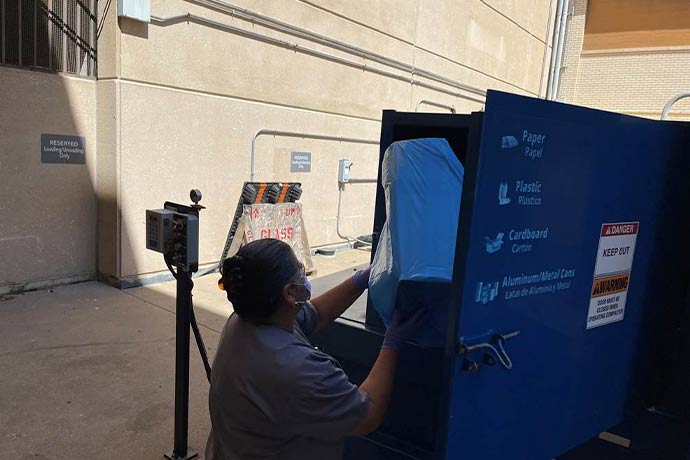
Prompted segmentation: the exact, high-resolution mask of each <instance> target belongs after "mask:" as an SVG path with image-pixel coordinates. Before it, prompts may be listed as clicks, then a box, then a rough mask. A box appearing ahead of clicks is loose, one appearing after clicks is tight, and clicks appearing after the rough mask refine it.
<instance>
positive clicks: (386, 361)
mask: <svg viewBox="0 0 690 460" xmlns="http://www.w3.org/2000/svg"><path fill="white" fill-rule="evenodd" d="M428 317H429V309H428V308H427V307H426V306H422V307H421V308H419V309H418V310H416V311H414V312H401V311H398V310H396V311H395V312H394V313H393V318H392V319H391V322H390V325H389V326H388V329H386V334H385V335H384V336H383V345H381V351H380V352H379V357H378V358H376V362H375V363H374V367H373V368H372V369H371V372H369V376H367V378H366V380H364V382H363V383H362V385H360V387H359V389H360V390H362V391H363V392H365V393H367V394H368V395H369V399H370V400H371V405H370V406H369V411H368V412H367V416H366V418H365V419H364V420H363V421H362V422H361V423H360V424H359V426H357V428H355V429H354V431H353V432H352V434H353V435H364V434H368V433H371V432H372V431H374V430H375V429H377V428H378V427H379V425H381V423H382V422H383V419H384V418H385V416H386V412H388V405H389V403H390V400H391V393H392V392H393V382H394V381H395V370H396V369H397V367H398V356H399V353H400V350H401V349H402V348H403V346H405V342H407V341H408V340H411V339H412V338H413V337H414V336H415V335H416V334H417V331H418V330H419V328H420V327H422V326H423V325H424V323H426V321H427V319H428Z"/></svg>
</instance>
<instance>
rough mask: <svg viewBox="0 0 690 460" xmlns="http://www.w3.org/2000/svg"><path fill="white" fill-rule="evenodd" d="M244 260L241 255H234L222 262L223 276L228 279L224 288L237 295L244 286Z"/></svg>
mask: <svg viewBox="0 0 690 460" xmlns="http://www.w3.org/2000/svg"><path fill="white" fill-rule="evenodd" d="M245 266H246V261H245V260H244V259H243V258H242V256H238V255H234V256H232V257H230V258H229V259H226V260H225V262H224V263H223V276H225V277H226V279H227V280H228V281H229V283H228V286H227V287H226V290H227V291H228V292H230V293H231V294H233V295H237V294H239V293H240V292H241V291H242V287H243V286H244V275H245V273H244V267H245Z"/></svg>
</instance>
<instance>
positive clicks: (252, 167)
mask: <svg viewBox="0 0 690 460" xmlns="http://www.w3.org/2000/svg"><path fill="white" fill-rule="evenodd" d="M259 136H282V137H299V138H304V139H318V140H323V141H338V142H351V143H355V144H369V145H379V141H378V140H373V139H363V138H360V137H343V136H332V135H329V134H315V133H305V132H299V131H280V130H277V129H260V130H258V131H257V132H256V133H254V137H252V150H251V155H250V157H249V180H250V181H252V182H253V181H254V176H255V175H256V162H255V160H256V140H257V139H258V138H259Z"/></svg>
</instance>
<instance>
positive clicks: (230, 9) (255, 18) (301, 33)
mask: <svg viewBox="0 0 690 460" xmlns="http://www.w3.org/2000/svg"><path fill="white" fill-rule="evenodd" d="M185 1H187V2H189V3H194V4H197V5H202V6H207V7H209V8H211V9H215V10H217V11H221V12H223V13H226V14H229V15H230V16H232V17H236V18H239V19H243V20H245V21H248V22H251V23H252V24H259V25H262V26H264V27H268V28H271V29H273V30H277V31H279V32H283V33H286V34H289V35H293V36H295V37H300V38H303V39H305V40H309V41H312V42H315V43H319V44H321V45H325V46H329V47H331V48H334V49H337V50H340V51H345V52H347V53H350V54H354V55H356V56H359V57H361V58H364V59H368V60H370V61H374V62H378V63H379V64H384V65H387V66H389V67H394V68H396V69H398V70H404V71H405V72H410V73H412V74H413V75H418V76H420V77H424V78H428V79H429V80H433V81H436V82H437V83H443V84H446V85H448V86H452V87H454V88H457V89H461V90H464V91H467V92H468V93H473V94H476V95H479V96H486V91H484V90H482V89H480V88H476V87H473V86H469V85H465V84H463V83H460V82H458V81H455V80H451V79H449V78H446V77H444V76H443V75H439V74H437V73H434V72H430V71H428V70H424V69H419V68H416V67H415V66H413V65H410V64H407V63H405V62H402V61H398V60H396V59H392V58H389V57H387V56H383V55H381V54H378V53H374V52H372V51H367V50H364V49H362V48H359V47H357V46H353V45H350V44H348V43H345V42H342V41H340V40H336V39H334V38H331V37H328V36H326V35H322V34H319V33H316V32H312V31H310V30H307V29H303V28H301V27H297V26H294V25H292V24H288V23H286V22H283V21H279V20H277V19H274V18H271V17H268V16H264V15H262V14H260V13H256V12H254V11H251V10H248V9H246V8H240V7H238V6H235V5H232V4H230V3H226V2H221V1H219V0H185Z"/></svg>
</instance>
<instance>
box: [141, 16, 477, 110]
mask: <svg viewBox="0 0 690 460" xmlns="http://www.w3.org/2000/svg"><path fill="white" fill-rule="evenodd" d="M180 22H195V23H198V24H203V25H207V26H211V27H215V28H217V29H220V30H225V31H227V32H232V33H235V34H237V35H241V36H244V37H248V38H253V39H255V40H257V41H261V42H264V43H269V44H271V45H275V46H279V47H281V48H286V49H289V50H292V51H295V52H299V53H303V54H307V55H310V56H314V57H319V58H322V59H326V60H328V61H331V62H337V63H339V64H343V65H347V66H349V67H354V68H356V69H361V70H365V71H368V72H372V73H376V74H378V75H382V76H385V77H389V78H393V79H395V80H400V81H404V82H406V83H410V84H411V85H416V86H419V87H422V88H428V89H431V90H434V91H438V92H441V93H445V94H449V95H451V96H455V97H459V98H462V99H467V100H469V101H473V102H477V103H479V104H483V103H484V102H485V101H484V100H481V99H477V98H475V97H471V96H468V95H466V94H463V93H459V92H457V91H452V90H449V89H446V88H442V87H440V86H437V85H432V84H430V83H426V82H423V81H420V80H417V79H415V78H414V74H416V75H420V76H423V75H421V74H420V73H419V72H411V73H413V75H411V76H407V75H400V74H396V73H393V72H389V71H387V70H383V69H379V68H377V67H372V66H370V65H367V64H363V63H360V62H357V61H353V60H351V59H347V58H343V57H340V56H336V55H335V54H330V53H326V52H324V51H318V50H315V49H312V48H308V47H305V46H302V45H300V44H298V43H293V42H288V41H286V40H281V39H279V38H274V37H270V36H268V35H264V34H260V33H258V32H252V31H250V30H245V29H242V28H241V27H237V26H233V25H231V24H228V23H225V22H221V21H216V20H215V19H210V18H206V17H204V16H199V15H196V14H192V13H184V14H177V15H174V16H167V17H160V16H154V15H151V23H152V24H156V25H159V26H167V25H170V24H178V23H180ZM425 78H426V77H425ZM446 84H447V85H449V86H454V85H451V84H450V83H446ZM463 86H464V85H463ZM454 87H457V86H454ZM462 89H463V90H464V91H468V90H467V89H465V88H464V87H463V88H462ZM477 91H481V90H477ZM480 95H481V96H484V97H485V96H486V93H484V92H482V93H481V94H480Z"/></svg>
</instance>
